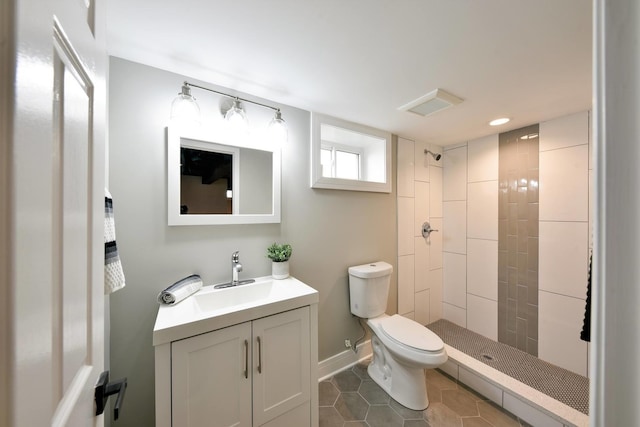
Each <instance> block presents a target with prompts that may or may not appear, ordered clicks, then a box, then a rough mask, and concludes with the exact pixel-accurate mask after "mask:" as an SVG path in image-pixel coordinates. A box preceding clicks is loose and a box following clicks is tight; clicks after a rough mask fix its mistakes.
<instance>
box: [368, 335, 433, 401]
mask: <svg viewBox="0 0 640 427" xmlns="http://www.w3.org/2000/svg"><path fill="white" fill-rule="evenodd" d="M371 344H372V347H373V359H372V361H371V363H370V364H369V367H368V368H367V373H368V374H369V376H370V377H371V379H372V380H373V381H375V383H376V384H378V385H379V386H380V387H381V388H382V389H383V390H384V391H385V392H386V393H387V394H388V395H389V396H391V397H392V398H393V400H395V401H396V402H398V403H399V404H401V405H402V406H405V407H407V408H409V409H413V410H414V411H423V410H425V409H427V407H428V406H429V398H428V396H427V383H426V378H425V371H424V368H415V367H409V366H406V365H401V364H399V363H398V362H397V361H396V360H395V359H393V357H391V355H389V354H388V352H387V351H386V349H385V348H384V346H383V345H382V343H381V342H380V341H379V340H378V339H377V337H376V336H375V335H374V336H373V337H372V340H371Z"/></svg>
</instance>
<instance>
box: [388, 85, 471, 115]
mask: <svg viewBox="0 0 640 427" xmlns="http://www.w3.org/2000/svg"><path fill="white" fill-rule="evenodd" d="M461 102H462V99H461V98H458V97H457V96H455V95H452V94H450V93H449V92H446V91H444V90H442V89H434V90H432V91H431V92H429V93H428V94H426V95H424V96H421V97H420V98H418V99H416V100H414V101H411V102H410V103H408V104H406V105H403V106H402V107H399V108H398V110H401V111H410V112H412V113H415V114H420V115H421V116H428V115H430V114H433V113H435V112H437V111H441V110H444V109H446V108H449V107H453V106H454V105H457V104H460V103H461Z"/></svg>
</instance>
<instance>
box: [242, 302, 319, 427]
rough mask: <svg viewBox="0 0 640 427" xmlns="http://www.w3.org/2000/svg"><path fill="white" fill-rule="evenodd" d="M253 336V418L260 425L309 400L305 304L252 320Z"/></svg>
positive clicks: (307, 326) (307, 323)
mask: <svg viewBox="0 0 640 427" xmlns="http://www.w3.org/2000/svg"><path fill="white" fill-rule="evenodd" d="M253 337H254V371H253V384H254V385H253V402H254V404H253V405H254V407H253V419H254V425H256V426H260V425H263V424H265V423H266V422H268V421H270V420H272V419H274V418H276V417H278V416H280V415H282V414H284V413H286V412H288V411H290V410H292V409H294V408H296V407H297V406H299V405H301V404H303V403H305V402H307V401H308V400H309V399H310V393H311V391H310V390H311V387H310V375H311V374H310V370H311V367H310V359H309V307H303V308H299V309H296V310H292V311H287V312H284V313H280V314H276V315H274V316H269V317H264V318H262V319H258V320H255V321H254V322H253ZM258 337H259V338H260V344H259V345H258V343H257V339H258ZM260 362H261V363H260ZM258 363H260V365H261V366H260V372H259V371H258V369H257V366H258ZM307 422H309V421H308V419H307Z"/></svg>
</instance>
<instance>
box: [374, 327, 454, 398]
mask: <svg viewBox="0 0 640 427" xmlns="http://www.w3.org/2000/svg"><path fill="white" fill-rule="evenodd" d="M367 325H368V326H369V328H370V329H371V332H372V336H371V346H372V350H373V360H372V362H371V363H370V364H369V367H368V368H367V372H368V373H369V376H370V377H371V379H373V380H374V381H375V382H376V383H377V384H378V385H379V386H380V387H381V388H382V389H383V390H384V391H386V392H387V393H388V394H389V395H390V396H391V397H392V398H393V399H395V400H396V401H397V402H398V403H400V404H401V405H403V406H406V407H407V408H409V409H414V410H417V411H421V410H424V409H426V408H427V407H428V406H429V398H428V395H427V385H426V381H425V372H424V370H425V369H429V368H436V367H438V366H440V365H442V364H443V363H444V362H446V361H447V352H446V350H445V349H444V343H443V342H442V340H441V339H440V337H438V336H437V335H436V334H434V333H433V332H432V331H430V330H429V329H427V328H426V327H424V326H422V325H420V324H419V323H417V322H414V321H413V320H411V319H407V318H405V317H402V316H399V315H397V314H394V315H393V316H387V315H382V316H379V317H376V318H373V319H368V320H367Z"/></svg>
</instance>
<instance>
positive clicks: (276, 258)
mask: <svg viewBox="0 0 640 427" xmlns="http://www.w3.org/2000/svg"><path fill="white" fill-rule="evenodd" d="M291 252H292V249H291V245H290V244H288V243H283V244H279V243H274V244H272V245H271V246H269V247H268V248H267V258H269V259H270V260H271V261H272V263H271V275H272V276H273V278H274V279H286V278H287V277H289V258H291Z"/></svg>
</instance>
